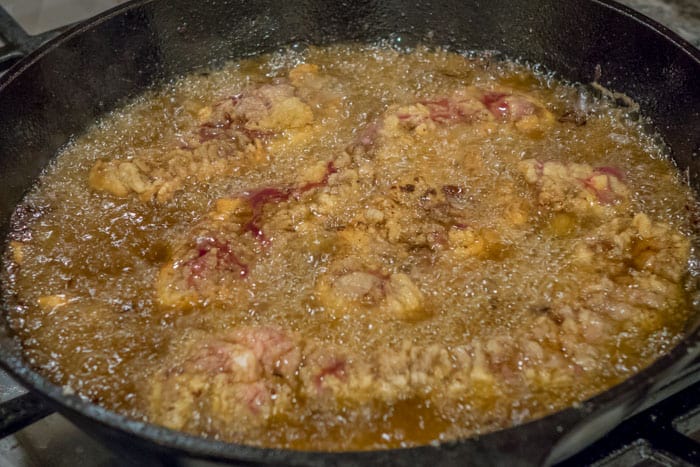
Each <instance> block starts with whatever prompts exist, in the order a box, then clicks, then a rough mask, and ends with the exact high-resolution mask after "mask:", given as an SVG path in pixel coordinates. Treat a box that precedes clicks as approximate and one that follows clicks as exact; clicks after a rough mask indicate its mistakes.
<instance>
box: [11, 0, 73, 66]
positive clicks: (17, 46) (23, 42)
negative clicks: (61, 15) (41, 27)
mask: <svg viewBox="0 0 700 467" xmlns="http://www.w3.org/2000/svg"><path fill="white" fill-rule="evenodd" d="M72 26H73V24H68V25H65V26H61V27H58V28H56V29H52V30H50V31H46V32H42V33H41V34H37V35H34V36H33V35H30V34H28V33H27V31H25V30H24V28H22V26H21V25H20V24H19V23H18V22H17V21H15V19H14V18H13V17H12V16H11V15H10V14H9V13H8V12H7V10H5V8H3V7H2V6H0V38H1V39H2V42H4V45H2V46H1V47H0V74H2V73H4V72H5V71H7V70H8V69H9V68H10V67H11V66H12V65H14V64H15V62H17V61H18V60H19V59H20V58H22V57H24V56H25V55H28V54H29V53H30V52H33V51H34V50H36V49H37V48H38V47H39V46H40V45H42V44H43V43H44V42H46V41H48V40H50V39H53V38H54V37H56V36H58V35H59V34H61V33H62V32H63V31H65V30H67V29H68V28H70V27H72Z"/></svg>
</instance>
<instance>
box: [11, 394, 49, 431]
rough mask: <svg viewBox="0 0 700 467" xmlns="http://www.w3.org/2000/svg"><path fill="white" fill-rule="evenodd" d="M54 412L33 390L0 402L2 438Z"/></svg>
mask: <svg viewBox="0 0 700 467" xmlns="http://www.w3.org/2000/svg"><path fill="white" fill-rule="evenodd" d="M51 413H53V409H52V408H51V407H49V406H48V405H46V403H45V402H44V400H43V399H41V398H39V397H38V396H35V395H34V394H32V393H31V392H28V393H25V394H22V395H21V396H17V397H15V398H14V399H10V400H9V401H7V402H3V403H1V404H0V439H2V438H4V437H5V436H9V435H11V434H13V433H15V432H16V431H19V430H21V429H22V428H24V427H25V426H27V425H30V424H32V423H34V422H36V421H39V420H41V419H42V418H44V417H46V416H47V415H50V414H51Z"/></svg>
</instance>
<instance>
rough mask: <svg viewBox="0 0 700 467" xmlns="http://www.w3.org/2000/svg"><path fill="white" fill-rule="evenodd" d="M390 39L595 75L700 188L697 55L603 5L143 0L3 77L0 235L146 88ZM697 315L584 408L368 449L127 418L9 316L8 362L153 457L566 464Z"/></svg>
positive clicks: (39, 390)
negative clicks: (261, 444)
mask: <svg viewBox="0 0 700 467" xmlns="http://www.w3.org/2000/svg"><path fill="white" fill-rule="evenodd" d="M380 38H389V39H391V40H392V41H393V42H394V43H396V44H397V45H401V46H410V45H412V44H415V43H416V42H418V41H420V42H423V43H427V44H435V45H442V46H447V47H450V48H453V49H457V50H494V51H498V52H500V53H502V54H504V56H508V57H521V58H524V59H526V60H528V61H531V62H536V63H541V64H542V65H544V66H545V67H546V68H548V69H550V70H554V71H556V72H557V73H558V75H559V76H560V77H563V78H566V79H569V80H572V81H579V82H584V83H585V82H591V81H594V80H596V81H598V82H599V83H601V84H602V85H603V86H606V87H608V88H610V89H613V90H617V91H622V92H625V93H626V94H627V95H629V96H630V97H632V98H633V99H634V100H635V101H637V102H638V103H639V104H640V105H641V109H642V112H643V113H644V114H646V115H647V116H649V117H651V119H652V120H653V121H654V123H655V127H656V129H657V130H658V132H659V133H660V134H661V135H662V136H663V138H664V140H665V141H666V142H667V143H668V144H669V146H670V147H671V149H672V155H673V158H674V159H675V161H676V162H677V164H678V166H679V167H680V169H681V170H684V171H686V170H687V171H688V173H689V180H690V183H691V185H692V186H693V187H694V188H695V189H696V190H697V189H698V188H699V187H700V179H699V178H698V174H700V161H698V160H697V157H698V152H700V131H699V129H700V53H699V52H698V50H696V49H694V48H693V47H692V46H691V45H689V44H688V43H686V42H685V41H683V40H682V39H680V38H678V37H677V36H676V35H674V34H673V33H671V32H670V31H668V30H667V29H665V28H664V27H662V26H660V25H658V24H656V23H654V22H652V21H650V20H648V19H646V18H643V17H641V16H640V15H638V14H636V13H634V12H632V11H631V10H628V9H626V8H624V7H621V6H619V5H617V4H614V3H612V2H609V1H608V0H590V1H581V0H530V1H527V2H520V1H515V0H500V1H489V2H481V1H477V0H474V1H464V2H461V1H456V0H455V1H450V0H435V1H428V0H426V1H420V0H413V1H411V0H406V1H402V0H389V1H379V0H360V1H356V2H352V3H350V2H322V1H319V0H300V1H294V2H292V1H282V0H261V1H255V2H245V1H243V0H218V1H215V0H204V1H198V2H192V1H191V0H161V1H158V0H139V1H135V2H132V3H130V4H128V5H126V6H122V7H118V8H116V9H114V10H111V11H110V12H107V13H105V14H102V15H100V16H98V17H96V18H94V19H93V20H91V21H89V22H88V23H86V24H84V25H80V26H78V27H75V28H73V29H71V30H70V31H69V32H67V33H65V34H63V35H61V36H60V37H58V38H57V39H55V40H53V41H51V42H50V43H48V44H46V45H44V46H43V47H41V48H40V49H39V50H38V51H36V52H35V53H32V54H30V55H29V56H28V57H26V58H25V59H23V60H21V61H20V62H19V63H17V64H16V65H15V66H14V67H13V68H12V69H11V70H10V71H9V72H8V73H7V74H6V75H5V76H4V77H3V78H2V79H0V148H1V153H0V177H1V180H2V182H1V183H0V237H4V236H5V234H6V232H7V230H8V222H9V217H10V214H11V213H12V211H13V208H14V206H15V205H16V204H17V203H18V202H19V201H20V199H21V198H22V196H23V194H24V193H25V192H26V191H27V190H28V189H29V187H30V186H31V184H32V182H33V181H34V180H35V179H36V177H37V176H38V175H39V173H40V172H41V170H42V168H43V167H44V166H46V164H47V163H48V162H49V161H50V159H51V158H52V157H53V155H54V154H55V153H56V151H57V150H58V149H59V148H60V147H61V146H62V145H64V144H65V143H66V142H67V141H68V140H69V138H70V137H71V136H72V135H76V134H79V133H80V132H82V131H83V130H84V129H85V128H86V127H87V126H88V125H90V124H91V123H92V122H94V120H95V119H96V118H97V117H99V116H100V115H102V114H104V113H105V112H107V111H109V110H110V109H113V108H115V107H116V106H118V105H119V104H120V103H123V102H125V100H127V99H129V98H131V97H133V96H136V95H138V94H139V93H141V92H142V91H144V90H145V89H147V88H149V87H150V86H154V85H157V84H158V83H162V82H163V81H165V80H168V79H171V78H173V77H176V76H179V75H182V74H185V73H187V72H190V71H193V70H197V69H202V68H204V67H208V66H211V65H217V64H221V63H223V62H224V61H226V60H229V59H233V58H237V57H242V56H247V55H251V54H256V53H260V52H264V51H270V50H274V49H276V48H278V47H279V46H281V45H287V44H294V43H296V44H305V43H312V44H325V43H331V42H337V41H363V42H367V41H375V40H377V39H380ZM6 307H7V305H6V304H3V308H4V309H6ZM4 315H5V313H2V316H4ZM699 325H700V319H695V322H694V323H691V325H690V326H689V327H688V331H687V335H686V337H685V339H684V341H683V342H682V343H681V344H680V345H679V346H677V347H676V348H674V349H673V350H672V351H671V352H670V353H669V354H667V355H666V356H664V357H662V358H661V359H659V360H658V361H657V362H655V363H654V364H653V365H651V366H650V367H649V368H647V369H646V370H644V371H642V372H641V373H639V374H637V375H636V376H634V377H632V378H630V379H629V380H627V381H625V382H623V383H622V384H620V385H618V386H616V387H614V388H612V389H610V390H608V391H606V392H604V393H602V394H600V395H598V396H596V397H594V398H592V399H590V400H588V401H586V402H584V403H582V404H580V405H578V406H576V407H571V408H567V409H565V410H562V411H560V412H557V413H555V414H552V415H550V416H547V417H544V418H542V419H539V420H536V421H533V422H530V423H527V424H524V425H521V426H518V427H515V428H510V429H506V430H502V431H498V432H495V433H490V434H486V435H483V436H480V437H473V438H470V439H465V440H459V441H456V442H451V443H444V444H441V445H439V446H426V447H419V448H412V449H401V450H385V451H372V452H346V453H318V452H296V451H286V450H278V449H261V448H252V447H248V446H241V445H235V444H227V443H222V442H216V441H211V440H206V439H201V438H197V437H193V436H189V435H185V434H182V433H179V432H175V431H171V430H168V429H165V428H160V427H157V426H153V425H148V424H145V423H141V422H137V421H133V420H129V419H127V418H125V417H122V416H120V415H118V414H116V413H112V412H110V411H107V410H105V409H103V408H101V407H98V406H96V405H93V404H91V403H89V402H87V401H84V400H82V399H80V398H79V397H77V396H75V395H67V394H63V393H62V391H61V388H59V387H57V386H55V385H53V384H51V383H49V382H48V381H47V380H45V379H44V378H42V377H41V376H40V375H38V374H37V373H35V372H34V371H33V370H32V369H31V368H30V367H29V366H28V365H27V363H26V362H24V361H23V360H22V358H21V355H20V348H19V345H18V343H17V342H16V340H15V339H13V338H12V336H11V332H10V330H9V329H8V326H7V324H6V323H5V322H4V320H3V321H2V322H1V323H0V351H1V358H0V363H1V364H2V365H3V366H4V367H6V368H7V369H8V370H9V371H10V373H11V374H12V375H13V376H14V377H16V378H17V379H18V380H19V381H20V382H22V384H24V385H25V386H26V387H28V388H30V389H31V390H32V391H33V392H34V393H36V394H38V395H40V397H41V398H43V399H44V400H45V401H47V402H48V403H49V404H50V405H51V406H52V407H53V408H55V409H56V410H58V411H60V412H61V413H62V414H64V415H65V416H66V417H68V418H69V419H70V420H72V421H73V422H75V423H76V424H77V425H79V426H80V427H82V428H84V429H85V430H86V431H88V432H89V433H90V434H92V435H94V436H95V437H97V438H99V439H101V440H102V441H104V442H105V443H106V444H107V445H109V446H110V447H112V448H114V449H116V450H117V451H118V452H120V453H121V454H122V455H123V456H125V457H130V458H138V459H140V460H141V461H144V462H145V461H148V462H161V463H172V462H177V463H180V462H182V463H188V464H189V462H190V461H188V460H186V459H199V460H198V461H197V462H204V461H203V460H209V461H223V462H226V461H228V462H237V463H245V464H259V463H277V464H284V465H299V464H304V465H307V464H313V465H337V464H351V465H355V464H356V465H367V464H369V463H372V464H385V463H393V464H401V465H411V466H413V465H418V464H430V465H432V464H438V463H440V464H453V465H464V464H465V463H475V464H479V465H485V464H495V463H498V464H504V463H509V464H513V465H532V464H542V463H553V462H556V461H559V460H563V459H565V458H566V457H568V456H570V455H571V454H573V453H575V452H576V451H577V450H578V449H580V448H581V447H582V446H583V445H586V444H588V443H590V442H591V441H592V440H594V439H595V438H597V437H599V436H601V435H602V434H603V433H605V431H607V430H609V429H611V428H612V427H613V426H614V425H615V424H617V423H619V422H620V421H621V420H622V419H623V418H624V416H625V415H627V414H629V413H630V412H631V411H632V410H633V408H634V407H635V405H636V404H637V403H639V401H640V400H641V399H642V398H643V396H644V395H645V394H646V393H647V392H648V391H649V390H650V389H651V388H653V387H655V386H656V385H660V384H662V383H663V381H664V378H665V377H667V376H668V375H669V374H670V373H671V372H673V371H674V370H676V369H678V368H679V367H680V366H682V365H685V364H687V363H688V362H689V361H690V360H691V359H692V358H693V356H694V355H696V354H697V353H698V351H699V350H700V331H699V329H698V328H699Z"/></svg>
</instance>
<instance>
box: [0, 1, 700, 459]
mask: <svg viewBox="0 0 700 467" xmlns="http://www.w3.org/2000/svg"><path fill="white" fill-rule="evenodd" d="M124 1H125V0H0V6H2V7H3V8H5V9H6V10H7V11H8V12H9V13H10V14H11V15H12V16H13V17H14V18H15V19H16V20H17V21H18V22H19V23H20V24H21V25H22V27H23V28H24V29H25V30H26V31H27V32H28V33H29V34H32V35H34V34H40V33H42V32H45V31H48V30H51V29H54V28H57V27H60V26H63V25H66V24H69V23H72V22H76V21H81V20H84V19H87V18H89V17H91V16H94V15H96V14H98V13H100V12H102V11H104V10H107V9H109V8H111V7H114V6H116V5H118V4H120V3H124ZM620 3H623V4H625V5H627V6H630V7H632V8H634V9H636V10H637V11H640V12H642V13H643V14H645V15H647V16H649V17H651V18H653V19H655V20H656V21H658V22H660V23H661V24H663V25H665V26H666V27H668V28H669V29H671V30H673V31H675V32H676V33H678V34H679V35H680V36H681V37H683V38H684V39H686V40H688V41H689V42H691V43H692V44H693V45H695V46H696V47H699V48H700V0H620ZM0 44H1V43H0ZM691 372H693V374H694V376H693V379H694V382H696V383H697V381H698V380H700V361H696V362H695V364H694V365H693V368H692V369H691ZM680 376H681V375H679V379H680ZM687 384H688V380H687V379H686V380H685V385H687ZM699 387H700V386H698V384H695V387H694V388H689V389H686V390H684V391H682V392H680V393H677V394H676V396H675V397H674V398H673V399H675V401H676V402H675V405H673V408H670V405H669V402H668V401H667V402H666V404H665V405H664V402H662V401H663V400H664V399H665V397H666V396H667V395H669V394H674V393H676V391H677V390H678V389H677V388H674V386H673V383H672V384H671V385H670V386H669V387H667V388H666V389H665V390H662V391H660V392H658V393H657V394H656V395H655V397H653V398H652V400H650V401H649V402H648V403H647V404H646V407H643V409H645V410H643V411H642V412H641V413H638V414H637V415H636V416H635V418H634V422H635V423H634V424H628V425H632V426H639V427H641V426H643V425H644V426H646V425H649V426H653V427H655V429H656V428H658V429H666V428H664V427H665V426H666V425H668V427H670V428H669V430H672V431H677V432H680V433H682V434H684V435H686V436H688V437H690V438H691V439H694V440H695V441H698V442H700V406H698V404H700V390H699V389H698V388H699ZM23 393H25V390H24V389H23V388H22V387H21V386H19V385H18V384H17V383H16V382H14V381H13V380H12V379H11V378H10V377H9V376H8V375H7V374H6V373H4V372H3V371H2V370H0V402H4V401H7V400H10V399H13V398H14V397H17V396H19V395H22V394H23ZM653 404H656V405H653ZM649 406H651V407H649ZM678 407H680V408H681V409H683V410H685V411H684V412H682V413H676V412H677V411H678V410H681V409H679V408H678ZM661 419H664V420H661ZM661 422H663V423H661ZM662 425H663V427H662ZM622 428H624V427H622ZM637 431H638V430H636V431H635V430H634V429H630V428H629V427H627V428H625V429H617V430H615V431H614V432H613V433H612V435H613V436H612V438H614V439H613V441H614V442H615V443H617V442H618V441H621V442H622V444H627V447H625V448H624V449H620V448H618V447H617V444H615V445H612V444H611V445H610V446H603V447H602V448H600V449H607V451H606V452H608V454H606V455H603V459H602V460H601V459H600V454H598V453H597V452H596V450H595V449H589V450H587V451H584V452H583V453H582V454H581V455H579V456H577V457H576V458H574V459H573V460H572V461H571V462H569V464H570V465H580V464H589V463H595V464H596V465H605V466H682V465H691V464H689V463H688V462H687V461H684V460H682V459H680V458H678V457H676V456H674V455H673V454H669V453H668V452H667V451H666V450H665V449H664V446H663V445H662V446H658V445H655V444H652V443H650V442H648V441H645V440H644V439H643V436H641V435H639V433H637ZM657 431H658V430H657ZM637 437H639V439H637ZM604 443H605V441H604V442H603V444H604ZM608 443H610V442H609V441H608ZM663 443H671V445H673V444H674V443H677V441H676V440H675V438H674V437H673V433H671V435H670V441H669V440H667V439H664V440H663ZM663 443H662V444H663ZM698 454H699V455H700V453H698ZM49 465H50V466H55V467H73V466H76V465H80V466H86V467H98V466H99V467H116V466H120V467H121V466H127V467H128V465H129V464H128V463H126V462H125V461H124V460H123V459H120V458H119V457H117V456H115V455H114V454H113V453H111V452H110V451H108V450H106V449H105V448H104V447H102V446H101V445H100V444H99V443H98V442H96V441H94V440H93V439H92V438H90V437H89V436H88V435H86V434H85V433H83V432H82V431H80V430H79V429H78V428H76V427H75V426H74V425H73V424H71V423H70V422H68V421H67V420H66V419H65V418H63V417H62V416H60V415H58V414H53V415H50V416H48V417H46V418H44V419H43V420H41V421H39V422H36V423H34V424H32V425H30V426H28V427H26V428H24V429H22V430H20V431H19V432H17V433H15V434H13V435H11V436H8V437H5V438H3V439H0V466H7V467H34V466H37V467H38V466H49Z"/></svg>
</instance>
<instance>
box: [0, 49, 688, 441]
mask: <svg viewBox="0 0 700 467" xmlns="http://www.w3.org/2000/svg"><path fill="white" fill-rule="evenodd" d="M535 70H539V68H537V67H528V66H526V65H523V64H517V63H514V62H507V61H499V60H495V59H493V58H489V57H486V56H479V55H459V54H456V53H451V52H446V51H442V50H430V49H427V48H418V49H416V50H413V51H410V52H405V51H404V52H399V51H396V50H393V49H391V48H388V47H384V46H381V45H375V46H360V45H336V46H330V47H318V48H308V49H306V50H304V51H303V52H300V51H299V50H298V49H290V50H284V51H280V52H277V53H272V54H268V55H264V56H260V57H257V58H251V59H246V60H241V61H238V62H235V63H231V64H230V65H228V66H226V67H224V68H222V69H219V70H211V71H207V72H202V73H197V74H193V75H191V76H187V77H183V78H181V79H179V80H177V81H176V82H173V83H170V84H168V85H166V86H164V87H163V88H161V89H158V90H154V91H152V92H149V93H147V94H146V95H144V96H142V97H140V98H139V99H137V100H135V101H134V102H132V103H130V104H129V105H127V106H125V107H124V108H122V109H120V110H118V111H115V112H113V113H112V114H110V115H108V116H107V117H105V118H104V119H103V120H102V121H101V122H99V123H98V124H96V125H95V126H94V127H93V128H92V129H90V130H89V131H88V132H87V133H85V134H83V135H81V136H80V137H78V138H77V139H75V140H74V141H73V142H71V144H69V145H68V146H67V147H66V148H65V149H64V150H63V151H62V152H61V154H60V155H59V156H58V157H57V158H56V160H55V162H54V163H53V164H52V166H51V167H50V168H49V169H48V170H47V171H46V173H45V174H44V175H43V176H42V178H41V180H40V181H39V182H38V184H37V186H36V188H35V189H34V190H33V191H32V192H31V193H29V194H28V195H27V197H26V199H25V201H24V202H23V203H22V205H21V206H20V207H19V208H18V209H17V212H16V213H15V216H14V219H13V229H12V232H11V234H10V238H9V240H8V248H7V255H6V261H5V270H6V271H5V275H6V280H5V282H6V289H7V291H6V294H7V299H8V300H9V301H10V303H12V304H13V307H12V309H11V310H10V313H9V320H10V323H11V325H12V327H13V329H14V330H15V331H16V333H17V335H18V336H19V338H20V339H21V340H22V343H23V348H24V352H25V354H26V356H27V359H28V361H29V362H30V363H31V364H32V365H34V366H35V367H37V368H38V369H39V370H40V371H41V372H43V373H44V374H46V375H47V376H48V377H49V378H50V379H51V380H53V381H54V382H56V383H57V384H60V385H63V386H65V387H66V388H70V390H72V391H75V392H77V393H79V394H81V395H82V396H84V397H86V398H89V399H90V400H92V401H93V402H95V403H97V404H101V405H104V406H106V407H108V408H110V409H113V410H115V411H118V412H121V413H124V414H127V415H130V416H132V417H134V418H138V419H143V420H147V421H150V422H153V423H156V424H160V425H164V426H166V427H169V428H172V429H175V430H182V431H186V432H189V433H192V434H197V435H202V436H208V437H212V438H216V439H221V440H226V441H231V442H240V443H247V444H253V445H260V446H273V447H285V448H294V449H314V450H349V449H380V448H388V447H400V446H413V445H419V444H426V443H435V442H441V441H444V440H449V439H455V438H458V437H466V436H470V435H473V434H476V433H484V432H488V431H493V430H497V429H501V428H504V427H508V426H512V425H514V424H520V423H523V422H525V421H528V420H532V419H534V418H537V417H541V416H543V415H546V414H548V413H551V412H553V411H556V410H560V409H562V408H564V407H567V406H569V405H571V404H573V403H575V402H578V401H582V400H584V399H586V398H588V397H590V396H593V395H594V394H596V393H598V392H600V391H603V390H605V389H607V388H609V387H610V386H612V385H614V384H616V383H618V382H620V381H622V380H624V379H625V378H627V377H629V376H630V375H632V374H634V373H635V372H637V371H639V370H640V369H642V368H644V367H645V366H646V365H648V364H649V363H651V362H652V361H653V360H654V359H655V358H657V357H659V356H660V355H662V354H663V353H664V352H665V351H667V350H668V349H670V348H671V347H672V346H673V345H674V344H675V343H677V342H678V341H679V340H680V339H681V338H682V335H683V331H684V326H685V324H686V322H687V321H688V318H689V313H690V309H691V306H690V304H691V302H692V300H693V297H694V295H695V294H696V292H697V284H696V283H695V280H694V277H695V276H694V272H696V271H693V270H692V268H691V266H692V265H694V264H698V263H697V257H696V251H695V249H694V246H693V245H694V241H695V224H694V222H695V219H696V212H697V208H696V201H695V199H694V197H693V195H692V193H691V191H690V189H689V188H688V187H687V185H686V184H685V183H684V181H683V180H682V177H681V176H680V174H679V173H678V172H677V170H676V169H675V168H674V166H673V165H672V163H671V162H670V161H669V159H668V157H667V156H666V153H665V149H664V147H663V145H661V144H660V143H659V142H658V141H656V140H655V139H654V137H653V136H652V135H649V134H648V133H647V132H646V131H645V130H644V126H645V121H644V120H643V119H639V118H633V117H634V114H636V113H637V109H636V108H635V107H634V106H632V107H630V106H624V105H616V103H615V102H614V100H613V99H611V98H608V97H606V96H605V95H604V94H602V95H601V94H600V93H597V92H595V91H594V90H592V89H589V88H588V87H586V86H580V85H578V86H576V85H571V84H567V83H563V82H561V81H559V80H557V79H556V78H555V77H554V76H552V75H550V74H547V73H544V72H542V71H535Z"/></svg>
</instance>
